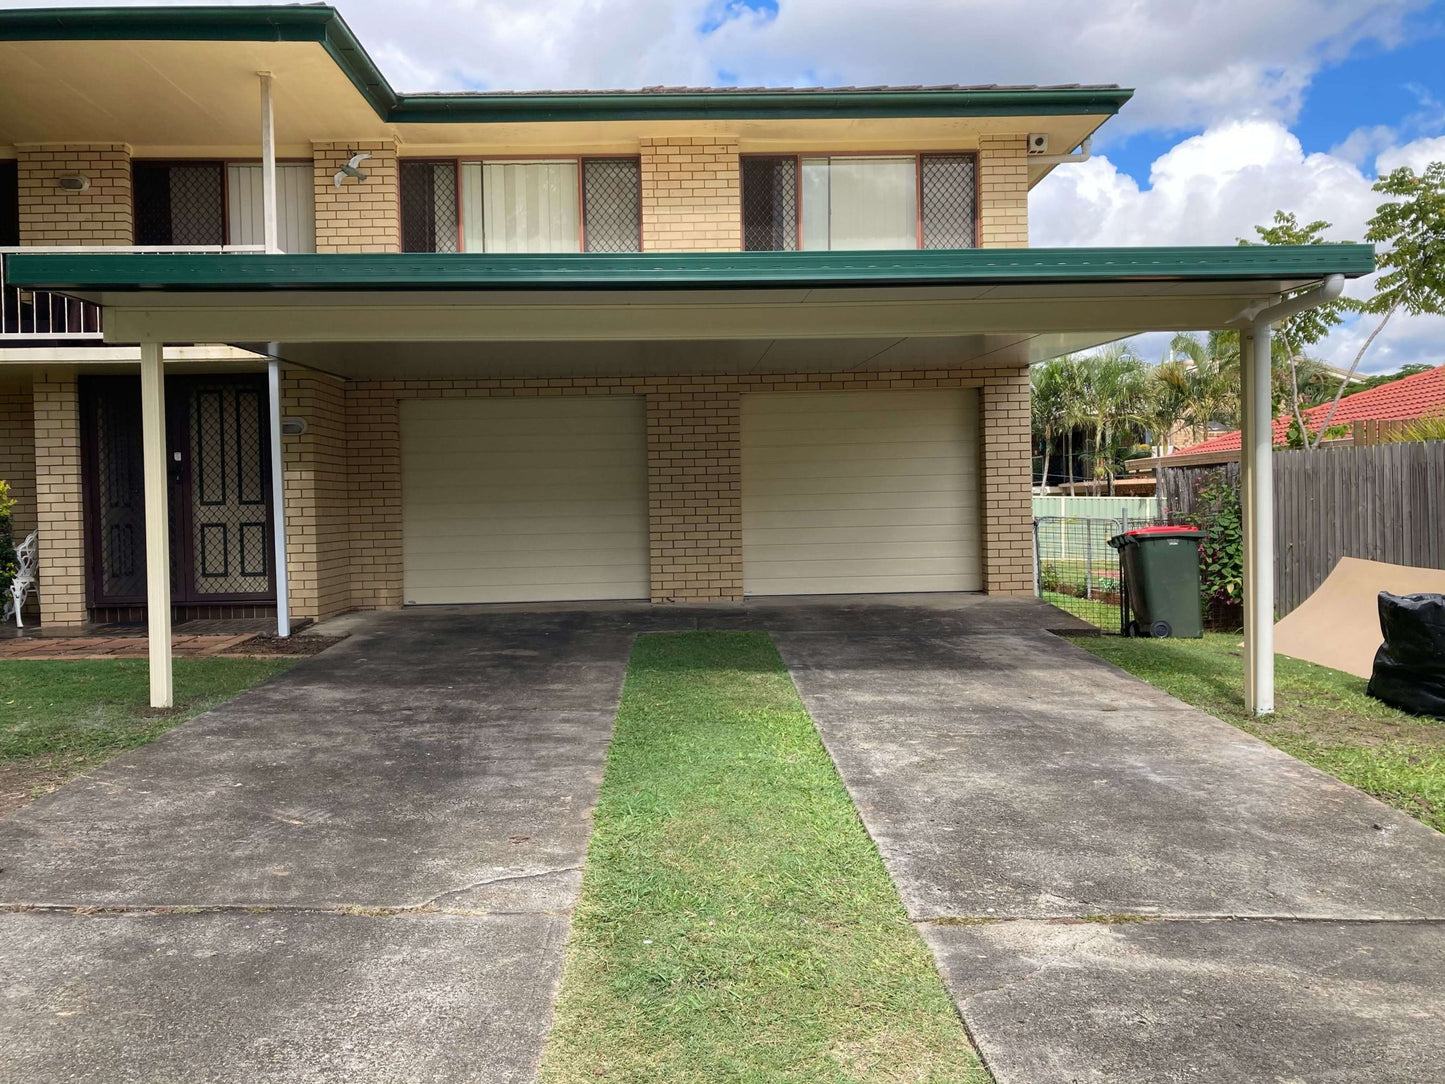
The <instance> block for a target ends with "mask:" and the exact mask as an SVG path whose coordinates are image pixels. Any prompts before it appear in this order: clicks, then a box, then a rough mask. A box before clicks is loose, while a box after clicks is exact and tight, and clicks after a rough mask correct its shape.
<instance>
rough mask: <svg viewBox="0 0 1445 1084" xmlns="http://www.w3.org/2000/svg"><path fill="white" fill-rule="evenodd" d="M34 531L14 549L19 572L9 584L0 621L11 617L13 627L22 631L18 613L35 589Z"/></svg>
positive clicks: (22, 623)
mask: <svg viewBox="0 0 1445 1084" xmlns="http://www.w3.org/2000/svg"><path fill="white" fill-rule="evenodd" d="M35 535H36V532H35V531H31V532H30V533H29V534H28V535H26V536H25V541H24V542H22V543H20V545H18V546H16V547H15V560H16V562H17V563H18V564H19V566H20V570H19V571H18V572H16V573H15V579H14V580H13V581H11V583H10V590H9V592H8V594H9V596H10V597H9V598H7V599H6V600H5V615H4V617H3V618H0V620H5V621H9V620H10V618H11V616H12V615H13V616H14V618H15V627H16V628H17V629H23V628H24V627H25V622H24V620H22V618H21V617H20V611H21V610H22V609H24V608H25V598H26V596H27V595H29V594H30V592H31V591H32V590H33V589H34V588H35Z"/></svg>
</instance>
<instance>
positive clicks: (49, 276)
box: [5, 244, 1375, 293]
mask: <svg viewBox="0 0 1445 1084" xmlns="http://www.w3.org/2000/svg"><path fill="white" fill-rule="evenodd" d="M1374 269H1375V254H1374V249H1373V248H1372V247H1371V246H1370V245H1334V244H1330V245H1297V246H1285V245H1249V246H1245V245H1227V246H1217V247H1198V248H1053V249H1045V248H1031V249H1030V248H1024V249H949V250H937V251H914V250H909V251H897V252H707V253H691V252H668V253H632V254H626V255H601V254H593V253H578V254H566V255H553V254H545V255H544V254H529V255H484V254H435V253H383V254H376V255H360V254H357V255H316V254H298V255H266V254H262V253H212V254H197V255H183V254H145V253H107V252H105V251H104V250H103V249H99V250H97V251H96V252H95V253H94V254H93V255H92V254H90V253H48V254H47V253H33V254H32V253H26V252H22V253H15V254H11V255H9V256H6V257H5V278H6V281H7V282H8V283H10V284H11V285H14V286H22V287H25V288H27V289H36V290H53V291H57V292H70V293H95V292H102V291H114V292H126V291H141V290H163V291H171V292H222V291H243V292H249V291H258V292H259V291H271V290H382V291H386V290H603V289H608V290H634V289H635V290H648V289H768V288H797V287H826V286H946V285H978V284H980V283H994V284H1026V283H1060V284H1062V283H1084V282H1093V283H1100V282H1116V283H1136V282H1211V281H1229V280H1233V281H1248V280H1256V281H1258V280H1288V281H1296V282H1298V281H1305V282H1308V281H1312V280H1315V279H1319V278H1323V277H1324V276H1326V275H1332V274H1341V275H1346V276H1349V277H1351V278H1357V277H1359V276H1361V275H1367V274H1369V273H1370V272H1371V271H1373V270H1374Z"/></svg>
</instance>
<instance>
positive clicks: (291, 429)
mask: <svg viewBox="0 0 1445 1084" xmlns="http://www.w3.org/2000/svg"><path fill="white" fill-rule="evenodd" d="M281 432H282V433H283V434H284V435H285V436H288V437H299V436H300V435H301V434H302V433H304V432H306V419H305V418H282V419H281Z"/></svg>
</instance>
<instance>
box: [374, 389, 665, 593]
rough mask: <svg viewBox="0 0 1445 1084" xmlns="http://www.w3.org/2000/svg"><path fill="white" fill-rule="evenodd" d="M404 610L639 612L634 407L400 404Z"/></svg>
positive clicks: (644, 586) (642, 423)
mask: <svg viewBox="0 0 1445 1084" xmlns="http://www.w3.org/2000/svg"><path fill="white" fill-rule="evenodd" d="M401 450H402V520H403V530H402V534H403V539H402V544H403V552H404V577H403V581H404V582H403V588H404V589H403V597H404V598H405V599H406V601H407V602H419V603H425V602H542V601H551V600H568V599H609V598H646V597H647V594H648V580H647V573H648V566H647V547H648V541H647V433H646V412H645V407H644V402H643V400H642V399H641V398H637V397H631V396H628V397H623V396H615V397H606V398H586V399H583V398H577V397H558V398H544V399H413V400H404V401H403V402H402V404H401Z"/></svg>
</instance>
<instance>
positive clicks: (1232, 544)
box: [1187, 471, 1244, 611]
mask: <svg viewBox="0 0 1445 1084" xmlns="http://www.w3.org/2000/svg"><path fill="white" fill-rule="evenodd" d="M1187 518H1188V521H1189V524H1190V526H1192V527H1196V528H1198V529H1199V530H1201V531H1203V532H1204V540H1203V541H1202V542H1200V544H1199V593H1200V596H1201V598H1202V601H1203V603H1204V608H1205V610H1206V611H1208V610H1210V609H1212V608H1214V607H1215V606H1216V605H1217V604H1223V605H1226V606H1236V605H1238V604H1239V603H1240V601H1241V600H1242V599H1243V597H1244V520H1243V513H1242V512H1241V510H1240V506H1239V485H1238V483H1237V482H1235V481H1233V480H1231V479H1230V478H1229V477H1228V476H1227V475H1226V474H1225V473H1224V472H1223V471H1211V472H1209V473H1208V474H1206V475H1205V476H1204V478H1203V479H1202V480H1201V481H1200V483H1199V488H1198V490H1197V491H1196V493H1195V497H1194V512H1193V514H1192V515H1190V516H1189V517H1187Z"/></svg>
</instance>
